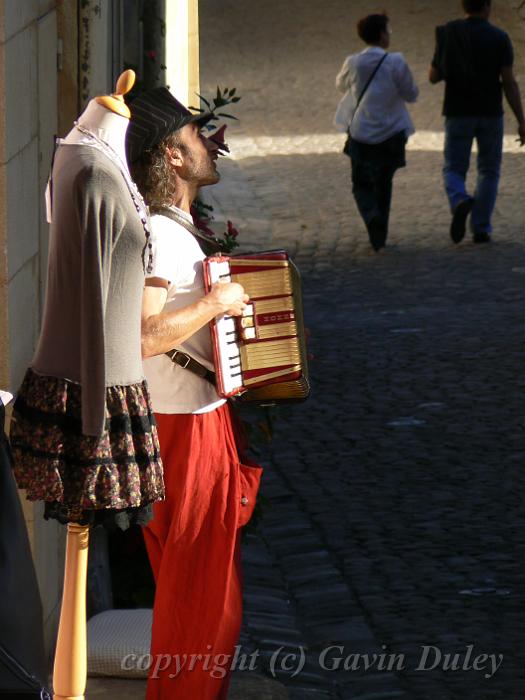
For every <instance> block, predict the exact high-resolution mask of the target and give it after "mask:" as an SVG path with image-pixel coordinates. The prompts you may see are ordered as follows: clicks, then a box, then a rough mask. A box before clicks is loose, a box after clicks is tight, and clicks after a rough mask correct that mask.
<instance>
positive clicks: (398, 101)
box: [335, 14, 419, 252]
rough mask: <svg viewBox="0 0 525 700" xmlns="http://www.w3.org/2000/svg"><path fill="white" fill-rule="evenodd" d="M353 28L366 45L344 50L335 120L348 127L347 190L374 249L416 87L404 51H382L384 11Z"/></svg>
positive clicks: (401, 160) (386, 33)
mask: <svg viewBox="0 0 525 700" xmlns="http://www.w3.org/2000/svg"><path fill="white" fill-rule="evenodd" d="M357 33H358V35H359V37H360V38H361V39H362V40H363V41H364V42H365V44H366V49H364V50H363V51H361V52H360V53H357V54H352V55H351V56H348V57H347V58H346V59H345V62H344V63H343V67H342V68H341V71H340V72H339V74H338V76H337V78H336V87H337V89H338V90H340V91H341V92H345V93H346V94H345V96H344V98H343V99H342V100H341V103H340V105H339V108H338V110H337V113H336V116H335V122H336V125H337V126H338V127H340V128H341V129H342V130H344V131H346V132H347V133H348V139H347V142H346V145H345V153H346V154H347V155H348V156H349V157H350V159H351V163H352V191H353V194H354V198H355V201H356V204H357V208H358V209H359V213H360V214H361V216H362V218H363V221H364V223H365V225H366V228H367V231H368V236H369V238H370V243H371V245H372V247H373V249H374V250H375V251H376V252H377V251H378V250H380V249H381V248H383V247H384V245H385V243H386V239H387V235H388V219H389V215H390V202H391V198H392V180H393V177H394V173H395V172H396V170H397V169H398V168H402V167H404V166H405V165H406V162H405V144H406V141H407V139H408V137H409V136H410V135H411V134H413V133H414V126H413V124H412V120H411V119H410V115H409V113H408V110H407V108H406V103H407V102H415V101H416V100H417V97H418V94H419V90H418V88H417V86H416V84H415V83H414V79H413V77H412V73H411V72H410V69H409V67H408V65H407V63H406V61H405V59H404V58H403V55H402V54H400V53H387V49H388V47H389V45H390V26H389V19H388V17H387V15H386V14H374V15H368V16H367V17H364V18H363V19H361V20H360V21H359V22H358V23H357Z"/></svg>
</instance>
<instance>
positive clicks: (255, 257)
mask: <svg viewBox="0 0 525 700" xmlns="http://www.w3.org/2000/svg"><path fill="white" fill-rule="evenodd" d="M203 266H204V283H205V286H206V289H207V291H209V290H210V288H211V286H212V285H213V284H214V283H215V282H219V281H221V280H223V281H225V282H238V283H239V284H241V285H242V286H243V287H244V290H245V292H246V293H247V294H248V295H249V296H250V301H249V303H248V305H247V307H246V309H245V311H244V314H243V316H239V317H231V316H223V317H219V318H217V319H215V320H214V321H212V322H211V324H210V326H211V336H212V343H213V352H214V361H215V372H216V376H217V391H218V393H219V395H220V396H223V397H225V398H226V397H231V396H236V395H242V399H243V400H244V401H254V402H258V403H261V404H265V403H267V404H272V403H277V402H284V401H300V400H303V399H306V398H307V396H308V394H309V392H310V386H309V383H308V363H307V352H306V343H305V335H304V321H303V309H302V299H301V278H300V275H299V271H298V270H297V268H296V266H295V265H294V264H293V262H292V261H291V260H290V258H289V257H288V253H286V251H283V250H277V251H268V252H262V253H249V254H246V255H232V256H225V255H217V256H212V257H208V258H206V259H205V260H204V262H203Z"/></svg>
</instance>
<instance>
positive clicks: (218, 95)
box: [216, 85, 221, 100]
mask: <svg viewBox="0 0 525 700" xmlns="http://www.w3.org/2000/svg"><path fill="white" fill-rule="evenodd" d="M216 99H217V100H220V99H221V89H220V87H219V86H218V85H217V97H216Z"/></svg>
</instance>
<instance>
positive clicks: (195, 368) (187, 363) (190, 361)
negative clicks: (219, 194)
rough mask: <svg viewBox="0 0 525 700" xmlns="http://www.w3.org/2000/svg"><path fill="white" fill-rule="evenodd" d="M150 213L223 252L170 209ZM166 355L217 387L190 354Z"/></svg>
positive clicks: (156, 208)
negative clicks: (169, 220)
mask: <svg viewBox="0 0 525 700" xmlns="http://www.w3.org/2000/svg"><path fill="white" fill-rule="evenodd" d="M150 212H151V213H152V214H162V216H166V217H168V219H172V220H173V221H175V222H177V223H178V224H180V225H181V226H182V227H183V228H185V229H186V231H189V232H190V233H191V234H192V235H193V236H194V237H195V238H196V239H197V242H198V243H199V244H201V243H202V244H206V246H208V248H210V247H211V248H215V246H216V248H217V249H216V250H213V252H217V253H218V252H219V251H220V250H221V248H220V246H219V242H218V241H217V240H216V239H215V238H212V237H211V236H206V235H205V234H204V233H202V232H201V231H199V229H198V228H197V227H196V226H194V225H193V224H192V223H191V222H189V221H188V220H187V219H186V218H185V217H184V216H181V215H180V214H178V213H177V212H176V211H174V210H173V209H171V208H170V207H162V206H153V207H150ZM164 354H165V355H167V356H168V357H169V358H170V360H171V361H172V362H173V363H174V364H176V365H178V366H179V367H181V368H182V369H187V370H189V371H190V372H193V374H196V375H197V376H198V377H201V379H205V380H206V381H207V382H209V383H210V384H212V385H213V386H214V387H215V386H216V382H215V372H212V371H211V370H209V369H208V368H207V367H205V366H204V365H203V364H202V363H201V362H199V361H198V360H196V359H195V358H194V357H192V356H191V355H188V353H186V352H182V351H181V350H177V349H176V348H173V350H168V352H165V353H164Z"/></svg>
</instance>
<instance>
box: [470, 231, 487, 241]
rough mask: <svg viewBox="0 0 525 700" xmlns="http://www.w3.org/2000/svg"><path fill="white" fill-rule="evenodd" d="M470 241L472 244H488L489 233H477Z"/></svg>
mask: <svg viewBox="0 0 525 700" xmlns="http://www.w3.org/2000/svg"><path fill="white" fill-rule="evenodd" d="M472 240H473V241H474V243H490V233H487V232H486V231H478V233H475V234H474V237H473V239H472Z"/></svg>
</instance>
